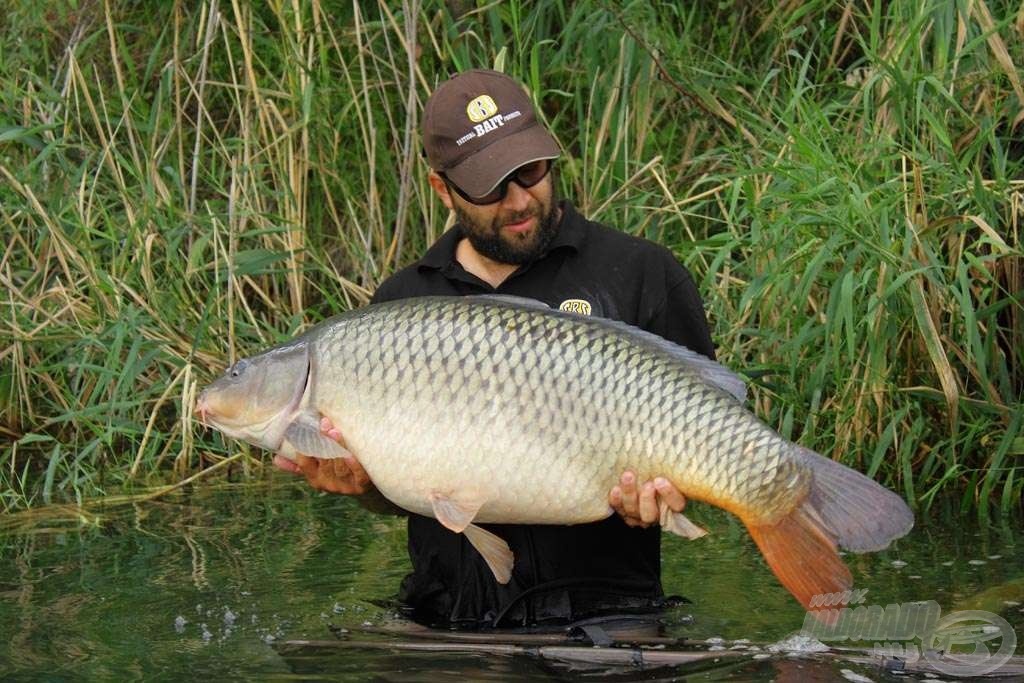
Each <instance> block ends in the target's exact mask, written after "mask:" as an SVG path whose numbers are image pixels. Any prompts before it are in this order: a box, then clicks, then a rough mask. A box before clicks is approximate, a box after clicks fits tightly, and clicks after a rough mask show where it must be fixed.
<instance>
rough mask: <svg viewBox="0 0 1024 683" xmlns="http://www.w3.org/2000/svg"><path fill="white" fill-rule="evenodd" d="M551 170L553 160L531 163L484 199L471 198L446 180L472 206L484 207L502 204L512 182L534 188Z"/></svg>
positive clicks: (509, 176)
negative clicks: (497, 203) (496, 203)
mask: <svg viewBox="0 0 1024 683" xmlns="http://www.w3.org/2000/svg"><path fill="white" fill-rule="evenodd" d="M550 170H551V159H540V160H539V161H533V162H530V163H528V164H526V165H525V166H520V167H519V168H517V169H516V170H514V171H512V173H510V174H508V176H506V177H505V179H504V180H502V181H501V182H500V183H498V186H497V187H495V188H494V189H493V190H491V191H490V192H488V193H487V194H485V195H484V196H482V197H471V196H469V195H468V194H466V193H465V192H463V191H462V190H461V189H460V188H459V187H458V186H457V185H455V183H452V182H451V181H449V180H448V179H447V178H445V181H446V182H447V183H448V186H449V187H451V188H454V190H455V192H457V193H458V195H459V196H460V197H462V198H463V199H465V200H466V201H467V202H469V203H470V204H477V205H479V206H483V205H485V204H494V203H495V202H500V201H501V200H502V199H504V198H505V195H507V194H508V184H509V183H510V182H513V181H514V182H515V184H516V185H518V186H519V187H524V188H525V187H533V186H534V185H536V184H537V183H539V182H540V181H542V180H544V176H546V175H547V174H548V171H550Z"/></svg>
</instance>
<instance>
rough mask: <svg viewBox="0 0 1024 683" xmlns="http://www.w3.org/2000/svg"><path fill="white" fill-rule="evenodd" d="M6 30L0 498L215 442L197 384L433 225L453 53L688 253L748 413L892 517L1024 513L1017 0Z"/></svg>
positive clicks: (280, 16) (577, 6) (83, 485)
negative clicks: (934, 506)
mask: <svg viewBox="0 0 1024 683" xmlns="http://www.w3.org/2000/svg"><path fill="white" fill-rule="evenodd" d="M0 41H2V42H0V226H2V228H0V229H2V234H3V235H4V240H3V243H2V245H0V283H2V287H3V290H2V291H3V298H2V300H0V303H2V304H3V306H2V311H3V313H2V315H0V335H2V336H0V341H2V343H0V438H2V440H3V441H2V443H0V506H2V509H5V510H8V511H13V510H18V509H22V508H26V507H31V506H38V505H41V504H45V503H51V502H53V503H58V502H64V501H69V500H72V501H84V500H89V499H94V498H96V497H102V496H108V497H109V496H115V495H119V494H122V493H124V492H126V491H127V492H131V490H132V489H135V488H137V487H146V486H151V485H153V484H157V483H160V484H165V485H166V484H174V483H175V482H179V481H182V480H184V479H185V478H187V477H191V476H194V475H196V474H197V473H200V472H202V471H203V470H205V469H206V468H209V467H211V466H215V465H217V464H218V463H221V462H223V460H224V459H225V458H227V457H230V456H231V453H233V452H237V448H238V446H237V445H236V444H233V443H229V444H226V443H224V442H223V441H222V440H220V438H219V437H217V436H216V435H213V434H210V433H203V432H202V431H200V430H199V429H197V427H196V425H195V423H194V421H193V420H192V415H191V406H192V403H193V399H194V396H195V394H196V391H197V387H199V386H201V385H202V384H203V383H204V382H206V381H208V380H209V379H210V378H211V377H212V376H214V375H215V374H218V373H219V372H220V370H221V369H222V368H223V367H224V366H225V364H227V363H228V362H229V361H230V360H231V359H233V358H235V357H238V356H242V355H245V354H248V353H251V352H253V351H255V350H257V349H259V348H261V347H264V346H266V345H268V344H270V343H272V342H275V341H278V340H280V339H283V338H286V337H288V336H290V335H292V334H294V333H296V332H298V331H299V330H301V329H303V327H304V326H306V325H308V324H310V323H311V322H314V321H316V320H319V319H321V318H323V317H326V316H328V315H331V314H333V313H335V312H338V311H342V310H345V309H348V308H351V307H354V306H358V305H361V304H363V303H365V302H366V301H367V299H368V297H369V295H370V294H371V293H372V291H373V289H374V288H375V287H376V285H377V283H379V282H380V280H381V279H382V278H384V277H386V276H387V275H388V274H389V273H391V272H394V270H395V269H397V268H399V267H401V266H402V265H404V264H406V263H408V262H409V261H411V260H412V259H414V258H416V256H417V255H418V254H421V253H422V251H423V250H424V249H425V247H426V246H427V245H429V244H430V243H431V242H432V241H433V240H434V239H435V238H436V237H437V236H438V235H439V234H440V233H441V232H442V231H443V229H444V227H445V225H446V221H447V220H448V216H447V215H446V212H445V211H444V209H443V207H442V206H441V204H440V202H438V201H437V200H436V199H434V198H433V197H432V195H431V192H430V188H429V186H428V184H427V182H426V173H427V169H426V167H425V165H424V163H423V161H422V160H421V159H420V157H419V140H418V133H417V131H418V125H419V121H420V116H421V114H422V106H423V103H424V101H425V99H426V97H427V95H428V93H429V92H430V89H431V88H432V87H433V86H434V85H435V84H436V83H437V82H439V81H440V80H442V79H444V78H445V77H446V76H447V75H448V74H449V73H452V72H454V71H457V70H459V69H463V68H467V67H472V66H497V67H498V68H501V69H503V70H505V71H506V72H508V73H510V74H512V75H514V76H516V77H518V78H520V79H521V80H523V81H524V82H525V83H527V84H528V85H529V87H530V88H531V90H532V92H533V93H534V94H535V96H536V98H537V100H538V102H539V103H540V105H541V107H542V110H543V112H544V116H545V118H546V120H547V121H548V123H549V124H550V125H551V127H552V128H553V130H554V132H555V134H556V137H557V138H558V140H559V141H560V143H561V144H562V145H563V147H564V148H565V150H566V152H567V154H566V157H565V159H564V161H563V162H560V182H561V184H562V186H563V191H564V193H565V194H566V195H568V196H569V197H571V198H573V199H574V201H575V202H576V203H577V205H578V206H579V207H581V208H582V210H583V211H584V212H585V213H587V214H589V215H590V216H592V217H594V218H596V219H598V220H601V221H604V222H607V223H609V224H612V225H615V226H618V227H619V228H621V229H623V230H626V231H629V232H632V233H634V234H638V235H643V236H646V237H648V238H650V239H653V240H656V241H659V242H661V243H663V244H665V245H667V246H668V247H669V248H671V249H672V250H673V251H674V252H675V253H676V254H677V255H678V257H679V258H680V260H681V261H682V262H684V263H685V264H686V265H687V266H688V267H689V268H690V269H691V271H692V272H693V273H694V274H695V276H696V277H697V278H698V281H699V284H700V288H701V291H702V293H703V295H704V296H705V299H706V302H707V309H708V314H709V317H710V320H711V322H712V325H713V327H714V336H715V340H716V343H717V344H718V345H719V348H720V355H721V357H722V359H723V360H724V362H726V363H727V364H728V365H730V366H732V367H734V368H737V369H740V370H742V371H744V372H745V373H747V374H748V375H749V376H750V377H751V378H752V380H753V390H752V396H753V398H752V400H751V406H752V407H753V408H754V409H755V410H756V412H757V413H758V415H760V416H761V417H762V418H764V419H765V420H767V421H768V422H769V423H770V424H772V425H773V426H775V427H776V428H778V429H779V430H780V431H781V432H782V433H784V434H785V435H787V436H788V437H790V438H792V439H794V440H797V441H799V442H800V443H802V444H804V445H806V446H808V447H811V448H814V449H816V450H818V451H819V452H822V453H825V454H827V455H830V456H832V457H835V458H837V459H840V460H841V461H843V462H845V463H847V464H850V465H853V466H856V467H858V468H860V469H862V470H864V471H867V472H869V473H870V474H871V475H872V476H874V477H876V478H878V479H879V480H881V481H884V482H886V483H888V484H889V485H891V486H893V487H894V488H896V489H897V490H899V491H901V492H902V493H904V494H905V495H906V497H907V498H908V500H910V501H912V503H913V504H914V505H916V506H924V507H927V506H929V505H930V504H931V503H932V501H933V500H935V498H936V496H939V495H940V494H953V495H956V496H958V497H959V500H961V501H962V507H963V509H964V510H965V511H969V510H976V511H977V513H978V514H980V515H986V514H989V513H990V512H992V511H997V510H1001V511H1004V512H1005V511H1008V510H1010V509H1011V508H1016V507H1019V505H1020V499H1021V493H1022V489H1024V470H1022V467H1021V465H1022V464H1024V460H1022V458H1024V425H1022V421H1024V407H1022V401H1021V397H1022V391H1024V362H1022V361H1024V293H1022V292H1024V265H1022V264H1024V259H1022V246H1021V235H1020V233H1021V228H1022V226H1021V223H1022V220H1024V180H1022V179H1024V172H1022V170H1024V169H1022V165H1024V161H1022V155H1024V122H1022V119H1024V115H1022V111H1024V107H1022V102H1024V89H1022V85H1021V72H1020V66H1021V64H1024V49H1022V46H1024V14H1022V13H1021V12H1020V8H1019V5H1018V6H1015V5H1014V4H1013V3H1010V2H996V1H995V0H974V2H967V1H966V0H957V1H955V2H950V1H949V0H942V1H938V0H932V1H925V2H909V1H908V0H896V1H893V2H886V3H883V2H868V1H867V0H863V1H860V2H854V1H852V0H851V1H849V2H825V1H821V0H819V1H814V0H812V1H810V2H802V3H798V2H783V3H775V4H772V3H769V4H763V3H748V2H742V1H736V2H722V3H717V4H715V3H676V2H656V3H648V2H632V3H626V4H616V3H612V2H592V1H586V0H582V1H580V2H573V3H568V2H544V3H521V2H507V3H494V4H484V3H481V4H480V5H479V6H477V5H475V4H473V3H469V2H464V1H462V2H456V1H454V0H452V1H449V2H446V3H442V2H436V1H432V0H428V1H425V2H418V1H414V0H405V1H404V2H401V3H398V2H391V3H384V2H381V3H379V4H374V3H337V4H333V3H331V4H329V3H324V2H297V3H267V4H263V3H253V4H250V3H246V2H241V1H239V2H232V3H227V2H217V3H210V2H206V3H184V2H176V3H126V2H120V3H118V2H110V3H99V2H86V1H84V0H79V1H78V2H72V3H66V4H65V3H57V4H53V5H52V6H49V7H43V6H40V5H39V4H38V3H29V2H15V3H14V4H13V7H12V9H11V10H10V11H9V12H8V13H7V14H6V16H5V17H4V18H3V19H0ZM410 54H411V55H412V56H413V57H414V59H410ZM410 103H411V106H410ZM262 462H266V461H265V460H260V459H259V455H258V454H256V453H253V454H251V455H249V454H244V453H243V454H242V457H237V458H235V459H234V460H233V461H231V462H230V463H226V464H227V465H228V466H227V467H222V468H218V471H217V473H216V476H222V475H223V473H224V472H226V471H227V472H229V473H230V474H229V476H239V475H241V476H259V475H260V473H261V472H262V471H263V469H262V468H263V465H261V463H262Z"/></svg>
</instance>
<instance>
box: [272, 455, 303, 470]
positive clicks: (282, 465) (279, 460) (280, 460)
mask: <svg viewBox="0 0 1024 683" xmlns="http://www.w3.org/2000/svg"><path fill="white" fill-rule="evenodd" d="M274 466H275V467H277V468H278V469H279V470H284V471H285V472H291V473H292V474H299V473H300V472H301V470H299V466H298V465H296V464H295V463H294V462H292V461H291V460H289V459H288V458H286V457H284V456H283V455H280V454H278V455H274Z"/></svg>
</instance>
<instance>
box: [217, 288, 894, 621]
mask: <svg viewBox="0 0 1024 683" xmlns="http://www.w3.org/2000/svg"><path fill="white" fill-rule="evenodd" d="M744 395H745V386H744V383H743V381H742V380H741V379H740V378H739V377H737V376H736V375H734V374H733V373H732V372H730V371H729V370H728V369H726V368H725V367H723V366H722V365H719V364H718V363H716V362H714V361H711V360H708V359H707V358H705V357H704V356H701V355H699V354H697V353H694V352H692V351H689V350H688V349H685V348H683V347H681V346H678V345H676V344H673V343H671V342H669V341H666V340H664V339H662V338H660V337H658V336H656V335H653V334H650V333H647V332H644V331H642V330H639V329H637V328H635V327H631V326H629V325H626V324H624V323H621V322H616V321H611V320H607V319H603V318H595V317H587V316H581V315H576V314H573V313H564V312H561V311H554V310H551V309H548V308H547V307H546V306H544V305H543V304H540V303H539V302H531V300H524V299H514V298H506V297H424V298H416V299H405V300H400V301H392V302H387V303H383V304H377V305H372V306H367V307H364V308H361V309H358V310H354V311H350V312H348V313H345V314H342V315H339V316H336V317H334V318H331V319H329V320H326V321H324V322H323V323H320V324H319V325H316V326H315V327H313V328H311V329H310V330H308V331H307V332H306V333H305V334H303V335H301V336H299V337H296V338H295V339H293V340H291V341H289V342H286V343H284V344H281V345H279V346H276V347H274V348H272V349H270V350H268V351H265V352H263V353H261V354H259V355H256V356H253V357H251V358H247V359H244V360H240V361H238V362H237V363H235V364H234V365H233V366H232V367H230V368H228V370H227V372H226V373H225V375H224V376H223V377H221V378H219V379H218V380H216V381H215V382H213V383H212V384H211V385H210V386H209V387H208V388H207V389H206V390H205V391H203V393H202V394H201V395H200V397H199V399H198V403H197V413H198V414H199V415H200V417H201V418H202V419H203V420H204V421H205V422H207V423H209V424H211V425H212V426H214V427H215V428H217V429H219V430H220V431H222V432H223V433H224V434H226V435H228V436H231V437H235V438H238V439H242V440H245V441H247V442H249V443H252V444H255V445H257V446H260V447H263V448H266V449H269V450H271V451H276V452H281V453H282V454H284V455H285V456H291V457H294V454H295V453H303V454H306V455H311V456H315V457H321V458H331V457H344V456H347V455H350V454H351V455H354V456H355V457H356V458H357V459H358V460H359V462H360V463H361V464H362V465H363V467H364V468H365V469H366V471H367V473H368V474H369V475H370V478H371V480H372V481H373V483H374V485H375V486H376V487H377V488H378V490H379V491H380V492H381V493H382V494H383V495H384V496H386V497H387V498H388V499H390V500H391V501H392V502H394V503H395V504H396V505H398V506H400V507H402V508H405V509H406V510H409V511H411V512H414V513H418V514H421V515H427V516H431V517H435V518H437V519H438V521H440V522H441V523H442V524H444V525H445V526H446V527H448V528H449V529H451V530H452V531H455V532H462V533H465V534H466V536H467V538H468V539H469V540H470V542H472V543H473V545H474V547H476V548H477V550H479V551H480V552H481V554H482V555H483V556H484V558H485V560H486V561H487V563H488V565H489V566H490V567H491V569H492V571H493V572H494V574H495V578H496V579H497V580H498V581H500V582H502V583H505V582H507V581H508V580H509V577H510V575H511V569H512V564H513V557H512V553H511V551H510V550H509V548H508V545H507V544H506V543H505V541H504V540H502V539H501V538H500V537H498V536H496V535H495V534H493V533H491V532H489V531H487V530H485V529H483V528H481V527H479V526H477V523H488V522H491V523H515V524H580V523H584V522H592V521H595V520H599V519H603V518H605V517H607V516H608V515H610V514H611V513H612V510H611V508H610V507H609V505H608V499H607V497H608V492H609V490H610V489H611V488H612V487H613V486H614V485H615V484H617V483H618V480H619V476H620V475H621V473H622V472H623V471H624V470H626V469H632V470H633V471H634V472H636V476H637V479H638V481H645V480H648V479H651V478H654V477H656V476H663V477H665V478H667V479H668V480H669V481H671V482H672V484H673V485H675V486H676V487H677V488H678V489H679V490H680V491H681V492H682V493H683V494H684V495H685V496H686V497H687V498H689V499H693V500H700V501H704V502H707V503H709V504H711V505H715V506H718V507H721V508H724V509H725V510H728V511H729V512H731V513H733V514H735V515H737V516H738V517H739V518H740V519H741V520H742V521H743V522H744V523H745V524H746V526H747V529H748V530H749V531H750V534H751V536H752V537H753V538H754V540H755V542H756V543H757V545H758V547H759V548H760V549H761V552H762V553H763V554H764V556H765V559H766V560H767V562H768V564H769V566H770V567H771V568H772V570H773V571H774V572H775V574H776V576H777V577H778V578H779V580H780V581H781V582H782V584H783V585H784V586H785V587H786V588H787V589H789V591H790V592H791V593H793V595H794V596H795V597H796V598H797V599H798V600H799V601H800V602H801V604H803V605H804V606H805V607H808V608H809V607H810V606H811V599H812V598H813V597H814V596H816V595H822V594H827V593H840V592H842V591H845V590H848V589H849V588H850V587H851V584H852V577H851V575H850V572H849V570H848V569H847V567H846V565H845V564H843V562H842V560H841V559H840V557H839V555H838V552H837V548H838V547H842V548H846V549H848V550H851V551H854V552H867V551H872V550H880V549H882V548H885V547H886V546H887V545H888V544H889V543H890V542H891V541H892V540H893V539H896V538H899V537H901V536H903V535H904V534H906V533H907V532H908V531H909V530H910V528H911V527H912V526H913V515H912V513H911V512H910V509H909V508H908V507H907V505H906V504H905V503H904V502H903V500H902V499H901V498H900V497H899V496H897V495H896V494H895V493H893V492H891V491H889V490H887V489H885V488H884V487H882V486H880V485H879V484H877V483H875V482H874V481H872V480H871V479H869V478H867V477H865V476H864V475H862V474H860V473H858V472H856V471H854V470H852V469H850V468H848V467H845V466H843V465H840V464H839V463H837V462H834V461H832V460H830V459H828V458H824V457H822V456H820V455H818V454H816V453H814V452H812V451H810V450H807V449H805V448H802V447H800V446H798V445H796V444H793V443H790V442H789V441H787V440H785V439H783V438H782V437H781V436H779V435H778V434H777V433H776V432H775V431H774V430H772V429H771V428H770V427H768V426H767V425H765V424H764V423H763V422H761V421H760V420H759V419H758V418H757V417H755V416H754V415H753V414H752V413H751V412H750V411H749V410H747V409H746V408H745V407H744V406H743V399H744ZM323 416H326V417H327V418H329V419H330V421H331V422H333V423H334V425H335V426H336V427H337V428H338V429H339V430H340V432H341V433H342V434H343V435H344V440H345V446H346V447H347V450H346V448H344V447H342V446H341V445H339V444H337V443H336V442H335V441H333V440H331V439H329V438H327V437H325V436H323V435H322V434H321V432H320V429H319V423H320V418H321V417H323ZM538 482H543V483H542V484H541V485H538ZM662 525H663V526H664V527H665V528H667V529H668V530H670V531H673V532H675V533H677V534H679V535H683V536H688V537H691V538H692V537H696V536H699V535H702V534H703V533H704V532H703V530H702V529H700V528H699V527H697V526H696V525H694V524H692V523H691V522H689V520H687V519H686V518H685V517H684V516H683V515H681V514H679V513H672V512H671V511H669V510H667V509H664V508H663V510H662Z"/></svg>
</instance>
